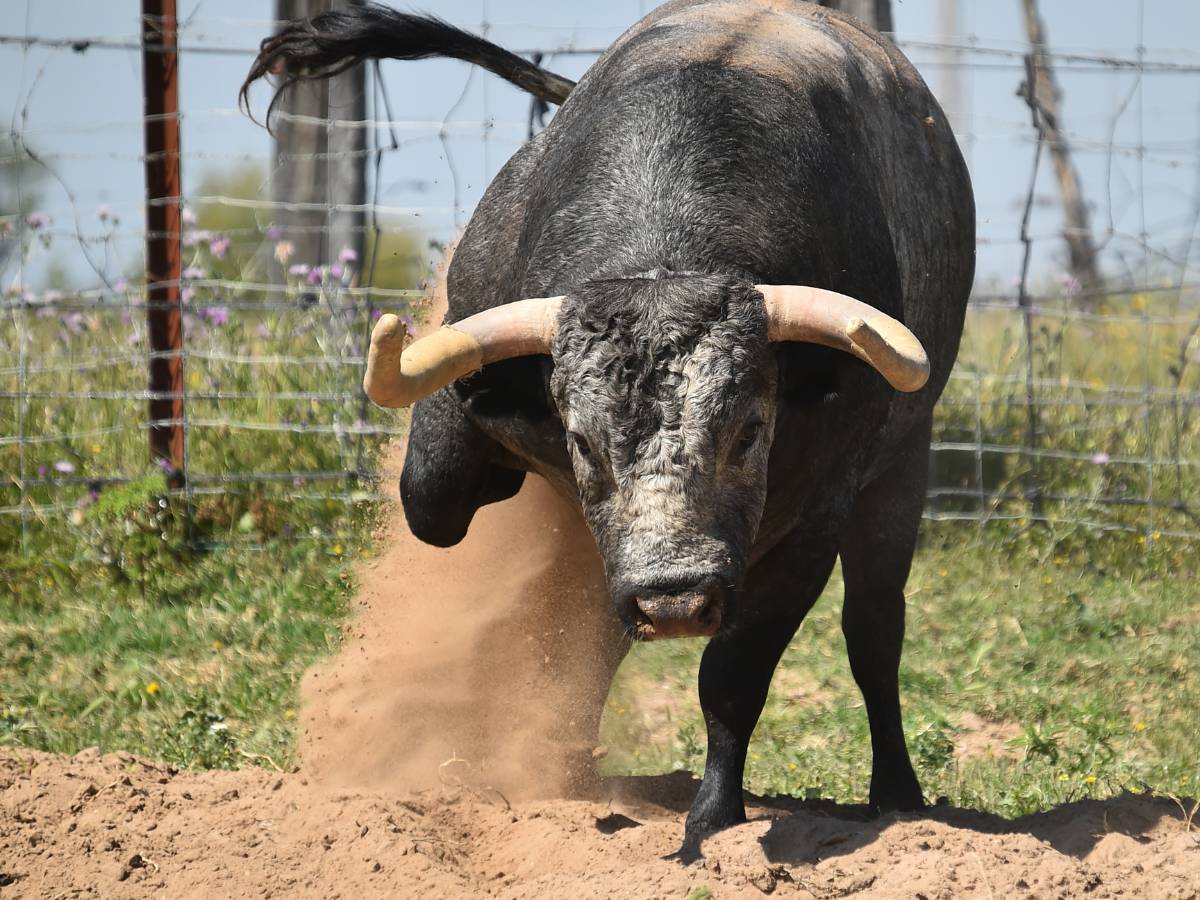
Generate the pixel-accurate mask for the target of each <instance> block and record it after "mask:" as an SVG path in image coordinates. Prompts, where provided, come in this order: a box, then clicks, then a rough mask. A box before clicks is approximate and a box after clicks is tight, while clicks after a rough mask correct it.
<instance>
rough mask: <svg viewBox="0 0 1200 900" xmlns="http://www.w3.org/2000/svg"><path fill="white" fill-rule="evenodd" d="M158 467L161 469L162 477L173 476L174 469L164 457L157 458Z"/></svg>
mask: <svg viewBox="0 0 1200 900" xmlns="http://www.w3.org/2000/svg"><path fill="white" fill-rule="evenodd" d="M158 467H159V468H160V469H162V471H163V474H164V475H173V474H174V473H175V467H174V466H173V465H171V461H170V460H169V459H167V458H166V457H165V456H160V457H159V458H158Z"/></svg>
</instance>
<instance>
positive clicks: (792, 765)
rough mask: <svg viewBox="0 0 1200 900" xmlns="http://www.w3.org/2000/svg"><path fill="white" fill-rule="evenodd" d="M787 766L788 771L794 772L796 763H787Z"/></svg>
mask: <svg viewBox="0 0 1200 900" xmlns="http://www.w3.org/2000/svg"><path fill="white" fill-rule="evenodd" d="M787 767H788V770H789V771H792V772H795V771H796V764H795V763H788V766H787Z"/></svg>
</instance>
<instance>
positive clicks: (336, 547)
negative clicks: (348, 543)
mask: <svg viewBox="0 0 1200 900" xmlns="http://www.w3.org/2000/svg"><path fill="white" fill-rule="evenodd" d="M343 549H345V548H343V547H342V545H341V544H334V545H333V555H334V556H341V555H342V550H343Z"/></svg>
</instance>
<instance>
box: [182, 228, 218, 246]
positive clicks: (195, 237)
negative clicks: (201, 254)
mask: <svg viewBox="0 0 1200 900" xmlns="http://www.w3.org/2000/svg"><path fill="white" fill-rule="evenodd" d="M211 240H212V232H211V231H194V230H188V231H185V232H184V233H183V246H185V247H195V246H196V245H197V244H205V243H208V242H209V241H211Z"/></svg>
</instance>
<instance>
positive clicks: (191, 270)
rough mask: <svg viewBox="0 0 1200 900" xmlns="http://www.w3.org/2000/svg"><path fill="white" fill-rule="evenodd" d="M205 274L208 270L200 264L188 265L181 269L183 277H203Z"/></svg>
mask: <svg viewBox="0 0 1200 900" xmlns="http://www.w3.org/2000/svg"><path fill="white" fill-rule="evenodd" d="M207 274H208V272H206V271H205V270H204V269H203V268H201V267H200V266H188V267H187V268H186V269H184V270H183V277H184V278H188V279H196V278H203V277H204V276H205V275H207Z"/></svg>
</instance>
